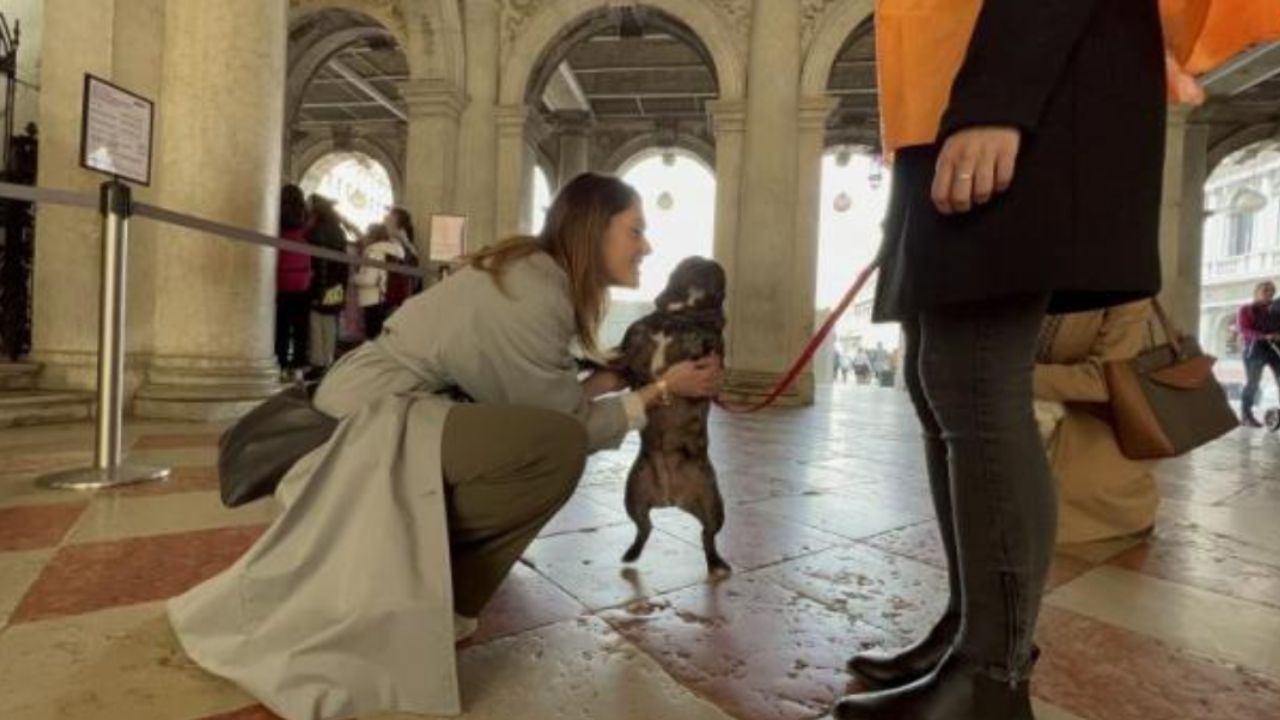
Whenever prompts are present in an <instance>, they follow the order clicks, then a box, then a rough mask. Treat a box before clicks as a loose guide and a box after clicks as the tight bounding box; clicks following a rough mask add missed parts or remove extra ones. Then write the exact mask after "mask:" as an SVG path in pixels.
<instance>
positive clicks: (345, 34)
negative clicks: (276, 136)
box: [285, 0, 409, 128]
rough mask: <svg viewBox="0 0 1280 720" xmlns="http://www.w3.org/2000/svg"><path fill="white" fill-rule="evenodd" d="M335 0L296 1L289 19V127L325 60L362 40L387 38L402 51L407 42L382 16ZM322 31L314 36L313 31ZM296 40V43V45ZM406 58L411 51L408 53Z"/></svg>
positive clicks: (287, 78)
mask: <svg viewBox="0 0 1280 720" xmlns="http://www.w3.org/2000/svg"><path fill="white" fill-rule="evenodd" d="M351 5H352V3H349V2H348V3H344V2H337V1H335V0H309V1H308V2H304V3H295V4H294V5H293V6H292V12H291V14H290V18H289V45H290V51H289V55H290V57H289V67H288V70H287V75H286V79H285V127H286V128H288V127H292V126H293V123H294V119H295V118H296V117H297V116H298V111H299V110H300V109H301V107H302V98H303V96H304V95H306V92H307V87H308V86H309V85H310V84H311V80H312V78H314V77H315V75H316V73H317V72H318V71H319V70H320V68H322V67H324V65H325V63H327V62H329V60H330V59H331V58H332V57H333V56H334V55H337V54H338V53H339V52H342V51H343V50H344V49H346V48H348V47H350V46H351V45H354V44H356V43H360V42H369V41H383V42H390V43H394V44H396V45H397V46H398V47H399V48H400V51H401V52H405V51H406V48H407V45H406V43H405V38H404V35H403V33H402V34H399V35H397V34H396V33H395V32H393V31H392V30H391V29H390V28H389V27H388V26H387V25H384V24H383V23H382V22H381V21H380V20H379V19H378V18H376V17H374V16H372V15H368V14H365V13H363V12H361V11H359V10H357V9H353V8H352V7H351ZM326 21H328V22H335V23H342V27H341V29H338V30H336V31H325V30H324V29H323V28H321V29H315V28H313V27H312V26H311V25H310V24H311V23H317V24H319V23H324V22H326ZM313 33H319V37H318V38H315V39H312V38H310V37H308V35H309V34H313ZM295 43H296V45H295ZM406 58H409V54H407V53H406Z"/></svg>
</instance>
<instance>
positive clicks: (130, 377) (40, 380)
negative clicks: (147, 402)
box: [28, 349, 151, 398]
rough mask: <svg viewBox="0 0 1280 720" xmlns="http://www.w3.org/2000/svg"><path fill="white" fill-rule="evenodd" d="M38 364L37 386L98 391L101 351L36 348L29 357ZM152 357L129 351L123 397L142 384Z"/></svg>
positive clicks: (51, 389)
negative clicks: (99, 352)
mask: <svg viewBox="0 0 1280 720" xmlns="http://www.w3.org/2000/svg"><path fill="white" fill-rule="evenodd" d="M28 360H29V361H30V362H31V363H34V364H36V365H38V366H39V372H38V373H37V374H36V376H35V378H36V384H35V387H36V388H37V389H39V390H49V391H53V392H64V391H72V392H87V393H94V392H97V390H98V353H97V352H96V351H87V350H39V349H37V350H34V351H32V353H31V357H30V358H28ZM150 362H151V357H150V356H149V355H146V354H138V353H129V354H127V355H125V360H124V396H125V397H126V398H127V397H130V396H132V395H133V393H134V392H136V391H137V389H138V387H139V386H141V385H142V383H143V380H144V379H145V377H146V375H147V367H148V365H149V364H150Z"/></svg>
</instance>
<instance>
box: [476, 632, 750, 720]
mask: <svg viewBox="0 0 1280 720" xmlns="http://www.w3.org/2000/svg"><path fill="white" fill-rule="evenodd" d="M458 674H459V678H460V681H461V685H462V701H463V706H464V709H465V711H466V714H465V715H464V716H463V717H465V718H467V720H512V719H513V718H528V719H529V720H533V719H534V718H546V719H548V720H550V719H551V718H565V719H566V720H568V719H570V718H582V719H584V720H586V719H592V720H594V719H596V718H599V719H600V720H605V719H606V718H607V719H608V720H656V719H657V718H662V720H731V716H730V715H728V714H726V713H725V712H724V711H722V710H720V709H719V708H717V707H716V706H715V705H713V704H711V703H709V702H707V701H706V700H705V699H703V698H701V697H699V696H698V695H696V694H695V693H693V692H691V691H689V690H688V689H686V688H684V687H681V686H680V684H679V683H677V682H676V681H675V680H673V679H672V678H671V677H670V676H669V675H668V674H667V673H666V672H664V671H663V668H662V667H661V666H660V665H659V664H658V663H657V662H655V661H654V660H653V659H652V658H650V657H649V656H648V655H646V654H645V653H643V652H641V651H640V650H639V649H638V648H636V647H635V646H634V645H632V644H631V643H629V642H627V640H626V639H624V638H623V637H622V636H621V635H619V634H618V633H617V632H615V631H614V630H613V629H611V628H610V627H609V626H608V625H606V624H605V623H604V622H602V621H601V620H599V619H596V618H589V617H584V618H579V619H576V620H570V621H568V622H563V623H559V624H556V625H552V626H549V627H545V628H542V629H540V630H534V631H533V632H529V633H525V634H523V635H519V636H516V637H511V638H506V639H503V640H496V641H494V642H491V643H488V644H485V645H480V646H476V647H470V648H467V649H465V650H463V651H462V652H461V654H460V655H459V658H458Z"/></svg>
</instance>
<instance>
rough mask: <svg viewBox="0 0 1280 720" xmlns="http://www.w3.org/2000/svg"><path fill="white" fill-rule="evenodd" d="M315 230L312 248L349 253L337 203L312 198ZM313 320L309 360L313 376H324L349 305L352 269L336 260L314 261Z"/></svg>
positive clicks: (312, 229) (310, 236) (309, 236)
mask: <svg viewBox="0 0 1280 720" xmlns="http://www.w3.org/2000/svg"><path fill="white" fill-rule="evenodd" d="M311 217H312V220H311V227H310V229H309V230H308V231H307V241H308V242H310V243H311V244H312V245H316V246H318V247H322V248H326V249H328V250H336V251H337V252H341V253H345V252H346V251H347V234H346V231H345V230H343V228H342V219H341V218H340V217H339V216H338V210H337V208H335V207H334V206H333V201H332V200H330V199H328V198H326V197H323V196H320V195H312V196H311ZM312 271H313V273H314V276H313V279H312V281H311V316H310V338H309V342H308V357H309V359H310V361H311V371H312V373H313V376H319V375H323V374H324V372H325V371H326V370H328V368H329V366H330V365H332V364H333V361H334V358H335V355H336V354H337V351H338V315H339V314H341V313H342V309H343V307H345V306H346V302H347V278H348V277H349V268H348V266H347V265H346V264H344V263H341V262H338V261H336V260H326V259H324V258H312Z"/></svg>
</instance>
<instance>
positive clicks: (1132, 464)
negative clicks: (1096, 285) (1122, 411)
mask: <svg viewBox="0 0 1280 720" xmlns="http://www.w3.org/2000/svg"><path fill="white" fill-rule="evenodd" d="M1150 318H1151V305H1150V303H1149V302H1147V301H1141V302H1136V303H1129V304H1126V305H1120V306H1116V307H1113V308H1108V309H1106V310H1096V311H1092V312H1084V313H1075V314H1071V315H1065V316H1063V317H1062V318H1061V321H1060V322H1061V324H1060V326H1059V327H1058V330H1057V332H1056V334H1055V335H1054V337H1053V340H1052V343H1051V344H1050V346H1049V348H1048V355H1047V358H1042V359H1041V362H1040V363H1039V364H1037V365H1036V370H1035V397H1036V399H1037V400H1046V401H1052V402H1060V403H1063V404H1065V405H1066V416H1065V417H1064V418H1063V420H1062V423H1061V425H1059V427H1058V432H1057V435H1056V440H1055V442H1054V444H1053V446H1052V448H1051V451H1050V452H1051V456H1050V463H1051V465H1052V467H1053V473H1054V476H1055V477H1056V478H1057V480H1058V488H1059V519H1058V542H1059V543H1080V542H1091V541H1095V540H1102V539H1105V538H1112V537H1118V536H1122V535H1129V534H1132V533H1136V532H1140V531H1142V530H1145V529H1147V528H1149V527H1151V525H1152V524H1153V523H1154V522H1155V514H1156V505H1157V503H1158V501H1159V496H1158V493H1157V489H1156V484H1155V479H1154V478H1153V477H1152V474H1151V471H1152V469H1153V467H1154V463H1153V462H1150V461H1136V460H1130V459H1128V458H1126V457H1125V456H1124V455H1123V454H1122V453H1121V452H1120V446H1119V445H1118V444H1117V442H1116V437H1115V433H1114V432H1113V431H1112V429H1111V425H1110V424H1109V423H1108V422H1107V421H1106V420H1105V419H1103V416H1102V415H1100V414H1099V412H1098V410H1100V409H1103V408H1104V405H1103V404H1104V403H1106V402H1107V400H1108V392H1107V384H1106V381H1105V379H1104V378H1103V371H1102V364H1103V363H1104V362H1106V361H1108V360H1121V359H1125V358H1131V357H1134V356H1135V355H1137V354H1138V353H1139V352H1141V351H1142V349H1143V348H1144V347H1146V346H1147V345H1148V342H1149V340H1148V339H1149V332H1148V320H1149V319H1150ZM1046 360H1047V362H1046Z"/></svg>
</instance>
